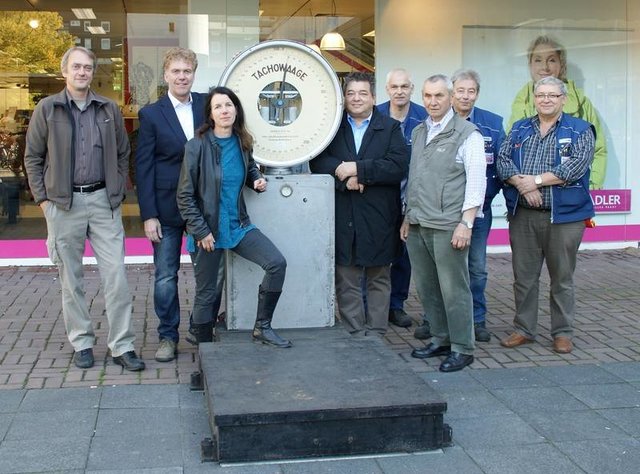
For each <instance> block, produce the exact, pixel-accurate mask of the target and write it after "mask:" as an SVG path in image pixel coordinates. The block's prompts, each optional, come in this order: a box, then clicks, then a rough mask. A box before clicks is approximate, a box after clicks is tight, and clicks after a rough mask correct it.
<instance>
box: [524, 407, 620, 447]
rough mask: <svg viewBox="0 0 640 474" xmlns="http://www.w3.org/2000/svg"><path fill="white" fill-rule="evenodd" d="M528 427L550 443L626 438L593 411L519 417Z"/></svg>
mask: <svg viewBox="0 0 640 474" xmlns="http://www.w3.org/2000/svg"><path fill="white" fill-rule="evenodd" d="M521 416H522V418H523V419H524V420H525V421H526V422H527V423H529V425H530V426H531V427H532V428H534V429H535V430H536V431H538V432H539V433H540V434H541V435H542V436H544V437H545V438H547V439H549V440H551V441H583V440H590V439H611V438H628V437H629V435H628V434H627V433H625V432H624V431H623V430H621V429H620V428H619V427H618V426H616V424H615V423H613V422H612V421H611V420H608V419H607V418H605V417H604V416H602V415H600V414H598V413H596V412H595V411H589V410H584V411H568V412H549V411H547V412H540V413H525V414H523V415H521Z"/></svg>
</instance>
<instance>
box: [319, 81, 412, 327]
mask: <svg viewBox="0 0 640 474" xmlns="http://www.w3.org/2000/svg"><path fill="white" fill-rule="evenodd" d="M344 95H345V109H346V110H345V112H344V115H343V118H342V123H341V124H340V127H339V129H338V132H337V133H336V136H335V138H334V139H333V141H332V142H331V143H330V144H329V146H328V147H327V149H326V150H324V151H323V152H322V153H321V154H320V155H319V156H318V157H317V158H315V159H313V160H311V162H310V167H311V171H312V172H313V173H322V174H330V175H332V176H334V177H335V190H336V191H335V210H336V214H335V231H336V298H337V301H338V308H339V311H340V317H341V319H342V322H343V323H344V325H345V326H346V328H347V329H348V330H349V332H351V333H352V334H354V335H368V334H371V335H374V336H375V335H382V334H384V333H385V331H386V330H387V326H388V313H389V294H390V291H391V283H390V277H389V267H390V264H391V262H392V261H393V260H394V259H395V258H396V257H397V256H398V251H399V249H400V245H399V244H400V239H399V232H398V229H399V228H400V219H401V217H402V210H401V204H400V182H401V181H402V180H403V179H404V178H405V176H406V175H407V168H408V165H409V153H408V150H407V146H406V144H405V140H404V137H403V136H402V131H401V130H400V123H399V122H398V121H396V120H393V119H391V118H389V117H387V116H385V115H382V114H381V113H380V112H378V111H377V110H376V108H375V105H374V104H375V80H374V77H373V76H372V75H371V74H368V73H361V72H357V73H351V74H349V76H347V77H346V78H345V82H344ZM363 276H364V277H365V278H366V285H367V292H366V297H367V303H368V309H369V310H368V312H366V313H365V308H364V302H363V298H362V278H363Z"/></svg>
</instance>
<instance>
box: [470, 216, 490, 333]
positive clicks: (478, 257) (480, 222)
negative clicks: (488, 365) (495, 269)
mask: <svg viewBox="0 0 640 474" xmlns="http://www.w3.org/2000/svg"><path fill="white" fill-rule="evenodd" d="M483 213H484V217H477V218H476V220H475V221H474V222H473V232H472V233H471V246H470V247H469V286H470V287H471V295H472V296H473V322H474V323H483V322H484V321H485V316H486V314H487V299H486V297H485V295H484V290H485V288H486V286H487V240H488V239H489V231H490V230H491V221H492V220H493V214H492V213H491V207H489V208H488V209H487V210H483Z"/></svg>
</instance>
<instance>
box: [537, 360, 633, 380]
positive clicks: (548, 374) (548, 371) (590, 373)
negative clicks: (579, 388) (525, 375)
mask: <svg viewBox="0 0 640 474" xmlns="http://www.w3.org/2000/svg"><path fill="white" fill-rule="evenodd" d="M534 370H535V372H537V373H539V374H540V375H542V376H543V377H545V378H548V379H549V380H551V381H552V382H554V383H555V384H556V385H595V384H602V383H620V382H624V380H623V379H622V378H620V377H618V376H617V375H615V374H613V373H612V372H611V371H608V370H606V369H604V368H602V367H601V366H598V365H593V364H586V365H564V366H557V367H536V368H535V369H534Z"/></svg>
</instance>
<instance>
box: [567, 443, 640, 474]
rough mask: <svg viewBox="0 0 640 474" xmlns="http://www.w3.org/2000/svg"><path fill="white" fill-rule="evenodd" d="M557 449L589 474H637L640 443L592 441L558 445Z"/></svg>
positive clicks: (639, 464) (639, 462) (639, 460)
mask: <svg viewBox="0 0 640 474" xmlns="http://www.w3.org/2000/svg"><path fill="white" fill-rule="evenodd" d="M556 447H557V448H558V449H559V450H560V451H562V452H563V453H565V454H566V455H567V457H569V459H571V460H572V461H573V462H574V463H575V464H577V465H578V466H580V467H581V468H582V469H584V470H585V471H586V472H588V473H594V474H602V473H615V474H637V473H638V466H640V441H637V440H634V439H622V440H618V439H616V440H606V441H603V440H590V441H566V442H563V443H556Z"/></svg>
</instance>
